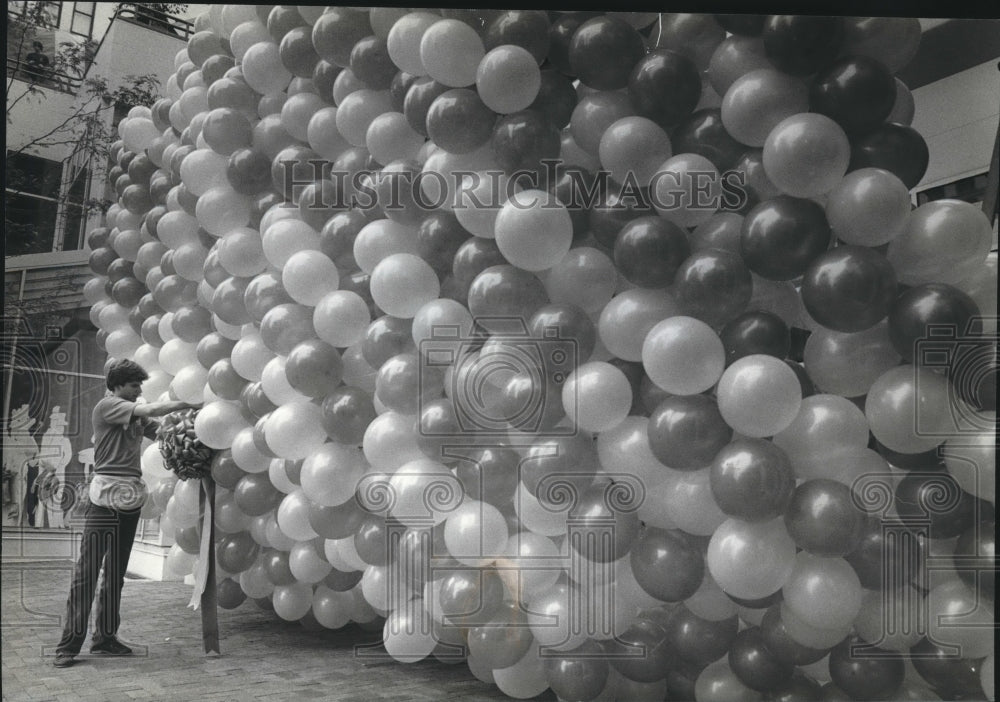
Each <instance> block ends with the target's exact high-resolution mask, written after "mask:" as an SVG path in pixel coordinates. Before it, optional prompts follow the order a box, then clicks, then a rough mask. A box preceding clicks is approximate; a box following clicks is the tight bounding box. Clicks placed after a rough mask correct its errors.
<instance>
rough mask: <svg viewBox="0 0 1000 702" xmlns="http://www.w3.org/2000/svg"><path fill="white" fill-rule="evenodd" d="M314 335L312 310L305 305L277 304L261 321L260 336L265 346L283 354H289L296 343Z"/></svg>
mask: <svg viewBox="0 0 1000 702" xmlns="http://www.w3.org/2000/svg"><path fill="white" fill-rule="evenodd" d="M312 337H313V327H312V311H311V310H310V309H309V308H308V307H305V306H304V305H296V304H294V303H287V304H283V305H277V306H275V307H272V308H271V309H270V310H269V311H268V312H267V314H265V315H264V319H262V320H261V322H260V338H261V341H262V342H263V344H264V346H265V347H267V348H268V349H269V350H270V351H273V352H274V353H276V354H280V355H282V356H287V355H288V354H289V353H290V352H291V350H292V349H293V348H295V346H296V345H298V344H300V343H302V342H303V341H306V340H308V339H311V338H312Z"/></svg>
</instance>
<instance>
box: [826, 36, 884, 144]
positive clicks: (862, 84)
mask: <svg viewBox="0 0 1000 702" xmlns="http://www.w3.org/2000/svg"><path fill="white" fill-rule="evenodd" d="M895 101H896V82H895V79H894V78H893V77H892V74H891V73H890V72H889V69H888V68H886V66H885V65H884V64H882V63H881V62H879V61H877V60H875V59H873V58H869V57H867V56H846V57H843V58H840V59H838V60H836V61H834V62H833V63H832V64H830V65H828V66H827V67H826V68H824V69H823V70H822V71H820V72H819V73H818V74H817V75H816V76H815V78H813V81H812V84H811V86H810V90H809V107H810V110H811V111H813V112H818V113H820V114H823V115H826V116H827V117H830V118H831V119H832V120H834V121H835V122H836V123H837V124H839V125H840V126H841V127H843V129H844V131H845V132H847V134H849V135H859V134H866V133H868V132H871V131H873V130H874V129H876V128H877V127H879V126H880V125H881V124H882V122H884V121H885V119H886V117H888V116H889V113H890V112H891V111H892V108H893V105H894V103H895Z"/></svg>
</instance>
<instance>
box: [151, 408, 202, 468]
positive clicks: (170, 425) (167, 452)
mask: <svg viewBox="0 0 1000 702" xmlns="http://www.w3.org/2000/svg"><path fill="white" fill-rule="evenodd" d="M195 416H197V410H184V411H182V412H171V413H170V414H168V415H167V416H165V417H164V418H163V420H162V421H161V422H160V428H159V429H158V430H157V432H156V442H157V446H158V448H159V449H160V455H161V456H163V465H164V467H165V468H166V469H167V470H169V471H172V472H173V473H174V474H175V475H176V476H177V477H178V478H180V479H181V480H192V479H194V480H198V479H200V478H207V477H208V476H210V475H211V474H212V449H210V448H208V447H207V446H205V444H203V443H201V442H200V441H199V440H198V435H197V434H196V433H195V430H194V418H195Z"/></svg>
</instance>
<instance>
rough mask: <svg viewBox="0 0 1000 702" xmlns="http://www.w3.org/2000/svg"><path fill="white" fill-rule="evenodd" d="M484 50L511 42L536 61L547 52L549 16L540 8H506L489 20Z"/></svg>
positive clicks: (484, 38) (543, 58) (541, 59)
mask: <svg viewBox="0 0 1000 702" xmlns="http://www.w3.org/2000/svg"><path fill="white" fill-rule="evenodd" d="M483 44H485V46H486V51H490V50H492V49H495V48H496V47H498V46H504V45H506V44H513V45H514V46H520V47H521V48H523V49H525V50H527V52H528V53H530V54H531V55H532V56H534V57H535V60H536V61H537V62H538V63H541V62H542V61H544V60H545V56H546V55H547V54H548V53H549V16H548V13H546V12H544V11H542V10H506V11H504V12H501V13H500V14H499V15H497V16H496V18H494V19H493V21H492V22H490V24H489V26H488V27H487V29H486V35H485V36H484V37H483Z"/></svg>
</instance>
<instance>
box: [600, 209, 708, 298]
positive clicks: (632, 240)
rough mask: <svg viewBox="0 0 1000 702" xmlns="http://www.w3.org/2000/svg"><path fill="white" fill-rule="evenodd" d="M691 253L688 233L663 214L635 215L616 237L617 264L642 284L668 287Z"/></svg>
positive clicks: (631, 280) (625, 274) (633, 281)
mask: <svg viewBox="0 0 1000 702" xmlns="http://www.w3.org/2000/svg"><path fill="white" fill-rule="evenodd" d="M690 254H691V247H690V245H689V244H688V239H687V234H686V233H685V231H684V230H683V229H681V228H680V227H679V226H677V225H676V224H674V223H673V222H670V221H668V220H666V219H664V218H663V217H658V216H648V217H639V218H638V219H633V220H632V221H631V222H629V223H628V224H626V225H625V226H624V227H622V230H621V232H619V233H618V237H617V238H616V239H615V249H614V256H615V259H614V260H615V265H616V266H617V267H618V270H619V271H620V272H621V274H622V275H623V276H625V278H626V280H628V281H629V282H630V283H633V284H634V285H637V286H639V287H640V288H665V287H667V286H668V285H670V284H671V283H673V282H674V276H675V275H676V274H677V269H678V268H680V266H681V264H682V263H683V262H684V261H685V259H687V257H688V256H689V255H690Z"/></svg>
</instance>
